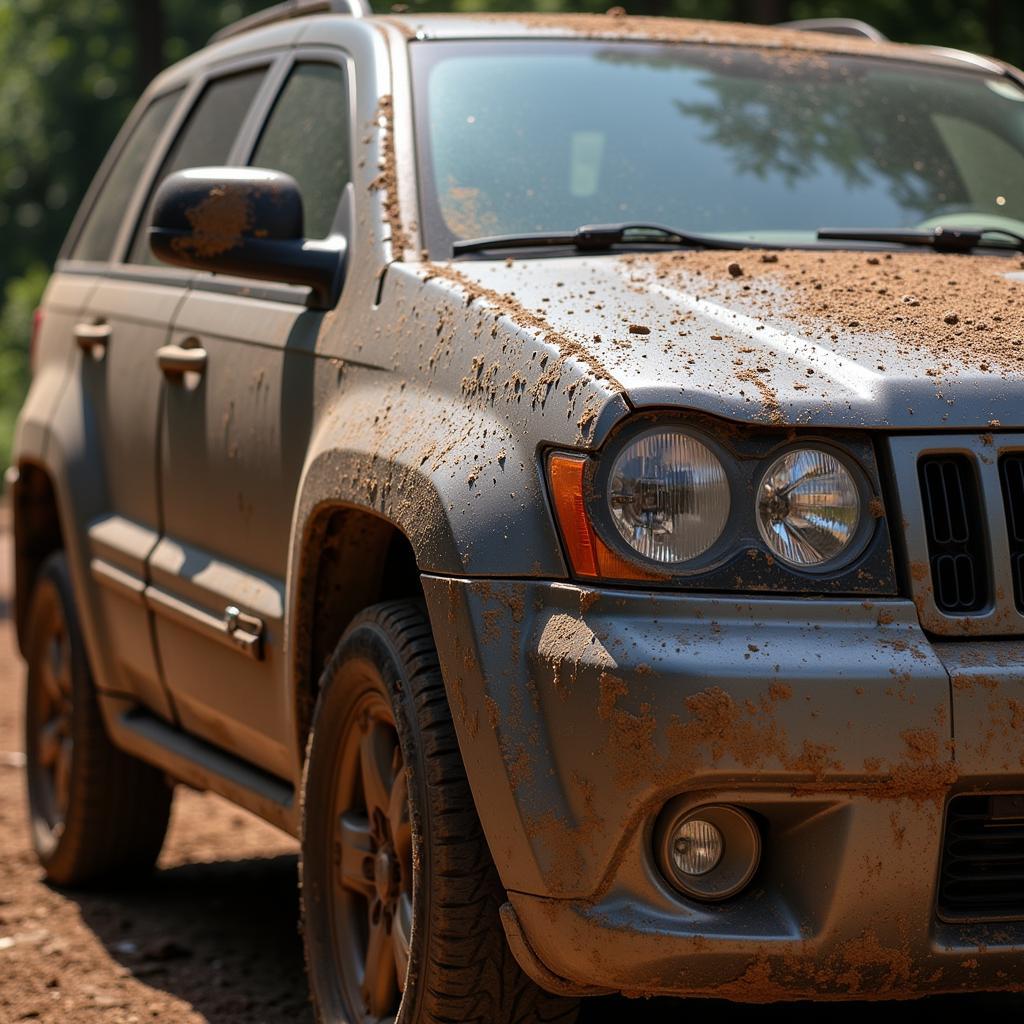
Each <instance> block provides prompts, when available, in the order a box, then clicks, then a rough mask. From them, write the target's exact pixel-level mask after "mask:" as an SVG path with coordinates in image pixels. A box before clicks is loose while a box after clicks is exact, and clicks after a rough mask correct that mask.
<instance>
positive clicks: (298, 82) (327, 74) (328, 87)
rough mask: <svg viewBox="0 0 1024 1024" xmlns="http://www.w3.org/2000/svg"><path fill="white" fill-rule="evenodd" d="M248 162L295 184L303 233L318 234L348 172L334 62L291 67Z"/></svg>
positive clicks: (341, 78)
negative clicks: (286, 176)
mask: <svg viewBox="0 0 1024 1024" xmlns="http://www.w3.org/2000/svg"><path fill="white" fill-rule="evenodd" d="M249 162H250V164H251V165H252V166H254V167H266V168H268V169H270V170H274V171H284V172H285V173H286V174H290V175H291V176H292V177H293V178H294V179H295V180H296V181H297V182H298V183H299V188H300V189H301V190H302V205H303V209H304V211H305V215H306V237H307V238H324V237H325V236H326V235H327V233H328V232H329V231H330V230H331V225H332V223H333V222H334V215H335V213H336V212H337V209H338V200H339V199H340V198H341V192H342V189H344V187H345V185H346V184H348V180H349V177H350V173H351V167H350V156H349V117H348V82H347V79H346V76H345V72H344V70H343V69H342V68H340V67H338V65H337V64H314V63H306V64H298V65H296V67H295V70H294V71H292V73H291V74H290V75H289V76H288V81H287V82H286V83H285V86H284V89H282V91H281V95H280V96H279V97H278V99H277V102H276V103H275V104H274V109H273V110H272V111H271V114H270V117H269V119H268V120H267V125H266V127H265V128H264V130H263V135H262V136H261V137H260V141H259V143H258V144H257V146H256V151H255V152H254V153H253V156H252V160H250V161H249Z"/></svg>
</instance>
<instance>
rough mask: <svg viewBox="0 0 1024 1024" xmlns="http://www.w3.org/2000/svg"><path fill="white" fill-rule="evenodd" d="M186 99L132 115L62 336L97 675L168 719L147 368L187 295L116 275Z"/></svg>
mask: <svg viewBox="0 0 1024 1024" xmlns="http://www.w3.org/2000/svg"><path fill="white" fill-rule="evenodd" d="M185 91H186V90H185V88H184V87H183V86H181V85H179V86H177V87H175V88H171V89H169V90H167V91H165V92H163V93H161V94H159V95H157V96H155V97H153V98H148V99H147V100H146V101H144V102H143V104H142V105H141V107H142V109H141V111H140V112H138V113H136V114H135V115H133V118H132V120H131V121H130V122H129V124H128V125H127V126H126V129H125V134H126V135H127V138H126V140H125V141H124V143H123V145H121V146H120V147H119V148H118V151H117V156H116V158H115V159H114V160H113V163H112V166H111V167H110V168H109V171H107V172H106V173H104V172H103V171H101V174H100V176H99V177H100V178H101V179H102V185H101V186H99V188H98V189H96V190H95V192H96V194H95V196H94V197H93V198H92V199H91V200H87V204H86V207H87V208H86V209H85V210H84V218H83V219H82V223H81V225H80V226H76V229H75V231H73V232H72V238H73V240H72V242H71V245H70V249H69V251H68V253H67V257H66V260H64V261H62V264H61V269H62V270H69V271H70V272H71V274H72V275H74V277H77V278H78V279H79V280H87V279H92V281H93V287H92V288H91V289H90V292H89V298H88V301H87V303H86V304H85V306H84V308H82V309H80V310H79V311H78V313H77V314H76V315H75V317H74V318H73V320H72V321H71V322H69V323H66V324H64V325H62V326H63V327H64V329H66V330H67V332H68V343H69V346H70V347H71V348H72V349H73V350H74V356H73V358H74V359H75V360H76V366H75V372H74V374H73V376H72V380H71V383H70V385H69V389H68V390H67V391H66V392H65V394H64V396H63V397H62V400H61V413H62V414H63V415H67V416H75V417H76V418H77V419H78V420H80V425H79V426H78V427H77V429H75V430H73V431H71V432H70V434H71V435H72V436H77V437H80V438H81V439H82V443H81V450H80V451H78V452H68V453H65V455H66V458H67V464H68V467H69V470H68V471H69V482H70V485H71V487H72V488H73V490H74V492H75V494H76V504H77V506H78V508H79V509H82V510H84V516H85V517H86V518H87V519H88V523H87V525H86V542H87V543H86V552H87V558H88V564H89V569H90V577H91V582H92V590H93V593H94V595H95V599H94V600H92V601H90V602H89V607H90V609H91V611H92V612H93V616H94V621H95V624H96V627H97V630H98V636H99V637H100V643H99V645H98V649H99V650H100V651H101V652H102V659H101V660H102V661H103V664H102V665H98V666H97V670H98V671H97V674H98V678H99V679H100V680H101V682H102V683H103V684H104V685H105V686H106V687H107V688H113V689H117V690H118V691H120V692H123V693H127V694H132V695H134V696H135V697H136V698H138V699H139V700H140V701H141V702H142V703H144V704H146V705H147V706H149V707H150V708H152V709H153V710H154V711H157V712H158V713H160V714H162V715H164V716H170V714H171V711H170V704H169V701H168V697H167V694H166V691H165V690H164V688H163V686H162V683H161V680H160V676H159V671H158V669H157V665H156V660H155V654H154V649H153V644H152V637H151V633H150V629H149V623H148V620H147V613H146V609H145V606H144V604H143V602H142V589H143V575H144V569H145V559H146V556H147V555H148V553H149V550H150V549H151V548H152V546H153V545H154V544H155V543H156V538H157V535H158V533H157V528H158V509H157V503H156V500H155V497H154V495H153V485H154V484H155V461H156V431H157V426H158V423H159V420H158V416H157V399H158V396H159V388H158V387H157V386H156V384H155V382H154V381H153V380H152V376H153V375H152V373H151V371H150V364H149V361H148V360H149V359H151V358H152V352H153V351H154V350H155V348H156V346H157V345H159V344H162V342H163V340H164V339H165V338H166V337H167V334H168V332H169V330H170V324H171V320H172V317H173V314H174V312H175V310H176V309H177V307H178V304H179V303H180V302H181V299H182V298H183V296H184V293H185V287H184V280H182V281H180V282H177V283H165V284H164V285H160V284H155V283H153V284H146V283H143V282H128V281H126V280H124V279H122V278H120V277H119V276H118V263H117V259H116V257H117V255H118V253H119V252H120V251H121V249H122V248H123V245H122V243H121V242H119V239H121V238H123V236H124V234H125V231H126V230H128V229H130V224H127V225H126V223H125V221H126V212H130V210H131V209H132V206H133V203H132V199H133V196H135V195H136V194H137V193H138V191H139V188H140V183H141V181H143V180H145V178H146V174H147V167H148V166H149V165H151V164H152V163H153V162H154V159H155V156H154V155H155V154H156V153H157V152H158V151H159V150H160V149H161V148H162V147H166V145H167V144H169V140H170V138H171V137H172V135H173V132H174V130H175V126H176V123H177V121H178V120H179V119H180V116H181V115H180V111H181V108H182V106H183V100H184V95H185ZM148 173H150V174H151V173H152V171H151V170H150V171H149V172H148ZM139 201H141V200H139ZM80 217H81V215H80ZM93 275H95V276H93Z"/></svg>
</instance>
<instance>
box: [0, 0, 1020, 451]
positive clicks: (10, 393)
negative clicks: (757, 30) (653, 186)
mask: <svg viewBox="0 0 1024 1024" xmlns="http://www.w3.org/2000/svg"><path fill="white" fill-rule="evenodd" d="M270 2H271V0H0V68H3V73H2V74H0V232H2V234H3V240H4V244H3V245H2V246H0V296H2V305H0V462H3V461H5V460H6V456H7V451H8V447H7V444H8V441H7V437H8V433H9V422H10V417H11V410H12V409H14V408H16V406H17V404H18V401H19V400H20V395H21V393H22V391H23V389H24V386H25V379H26V378H25V355H24V348H25V345H26V343H27V338H28V333H29V329H30V322H31V307H32V304H33V302H34V301H35V299H36V297H37V296H38V294H39V293H40V291H41V288H42V282H43V278H44V272H43V271H42V269H41V267H43V266H49V265H51V264H52V262H53V260H54V258H55V257H56V254H57V250H58V249H59V247H60V243H61V240H62V239H63V237H64V235H65V233H66V232H67V229H68V226H69V224H70V222H71V219H72V217H73V215H74V212H75V209H76V208H77V206H78V203H79V201H80V199H81V197H82V195H83V194H84V192H85V190H86V188H87V187H88V184H89V181H90V180H91V178H92V175H93V174H94V172H95V169H96V167H97V166H98V165H99V163H100V161H101V160H102V158H103V156H104V154H105V153H106V151H107V149H108V147H109V146H110V143H111V141H112V139H113V138H114V135H115V134H116V132H117V130H118V128H119V127H120V125H121V123H122V122H123V121H124V119H125V117H126V116H127V114H128V111H129V109H130V108H131V105H132V103H133V102H134V100H135V98H136V95H137V92H138V83H139V81H140V77H144V76H145V74H146V73H147V70H148V68H147V64H146V54H147V52H148V51H147V46H146V39H147V38H148V37H146V35H145V33H146V31H147V30H148V31H149V33H150V34H152V33H153V32H154V31H155V32H157V33H158V35H159V37H160V38H158V39H157V40H156V42H157V44H158V46H157V50H156V51H155V52H156V53H158V54H160V55H161V56H162V60H163V62H164V63H172V62H173V61H176V60H178V59H180V58H182V57H184V56H186V55H187V54H189V53H191V52H193V51H194V50H196V49H197V48H199V47H200V46H202V45H203V44H204V43H205V42H206V40H207V39H208V38H209V36H210V35H211V34H212V33H213V32H214V31H215V30H216V29H217V28H219V27H220V26H222V25H224V24H227V23H229V22H231V21H233V20H235V19H237V18H240V17H242V16H244V15H246V14H250V13H252V12H253V11H255V10H259V9H260V8H261V7H264V6H267V4H269V3H270ZM616 2H623V0H407V6H408V8H409V9H411V10H412V11H413V12H417V11H423V12H426V11H450V10H456V11H487V10H490V11H498V10H506V11H510V10H532V11H560V10H564V11H569V10H571V11H603V10H605V9H607V7H609V6H611V5H612V4H614V3H616ZM377 3H378V9H379V10H381V11H383V10H386V9H387V6H388V5H387V4H385V3H382V2H380V0H377ZM624 5H625V6H626V8H627V9H628V10H629V12H630V13H631V14H657V15H671V16H678V17H691V18H694V17H696V18H731V19H735V20H752V21H762V22H770V21H781V20H785V19H786V18H810V17H828V16H832V17H836V16H842V15H851V14H855V15H856V16H857V17H860V18H863V19H864V20H865V21H868V22H871V23H872V24H874V25H876V26H877V27H878V28H880V29H881V30H882V31H883V32H885V33H886V34H887V35H888V36H889V37H890V38H892V39H897V40H902V41H906V42H915V43H935V44H941V45H945V46H955V47H960V48H963V49H968V50H975V51H978V52H981V53H992V54H995V55H996V56H999V57H1002V58H1004V59H1007V60H1009V61H1011V62H1012V63H1018V64H1020V63H1024V19H1021V18H1019V17H1016V16H1015V15H1016V14H1017V9H1016V4H1013V3H1011V0H858V2H857V3H851V2H850V0H625V2H624ZM161 40H162V42H161Z"/></svg>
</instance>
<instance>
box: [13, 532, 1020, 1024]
mask: <svg viewBox="0 0 1024 1024" xmlns="http://www.w3.org/2000/svg"><path fill="white" fill-rule="evenodd" d="M0 514H2V513H0ZM2 525H3V524H2V522H0V1024H8V1022H15V1021H40V1022H44V1024H78V1022H83V1024H89V1022H103V1024H138V1022H152V1021H157V1022H168V1024H200V1022H209V1024H312V1020H313V1017H312V1013H311V1012H310V1009H309V1005H308V1001H307V996H306V987H305V979H304V977H303V968H302V954H301V947H300V943H299V937H298V930H297V901H296V858H295V844H294V842H293V841H292V840H290V839H289V838H288V837H286V836H283V835H282V834H281V833H279V832H278V831H276V830H275V829H273V828H271V827H270V826H268V825H264V824H263V823H262V822H260V821H257V820H256V819H254V818H252V817H251V816H249V815H248V814H245V813H243V812H241V811H239V810H237V809H236V808H234V807H232V806H230V805H229V804H226V803H224V802H223V801H222V800H220V799H218V798H217V797H214V796H209V795H201V794H198V793H194V792H191V791H189V790H185V789H181V788H179V790H178V794H177V796H176V798H175V807H174V817H173V821H172V825H171V831H170V835H169V837H168V842H167V844H166V846H165V848H164V852H163V855H162V856H161V858H160V864H159V870H158V871H157V872H156V873H155V875H154V876H153V877H152V879H151V880H150V881H148V882H146V883H145V884H142V885H137V886H135V887H133V888H129V889H121V890H117V891H115V890H98V891H94V892H88V893H81V892H74V893H72V892H64V891H60V890H57V889H54V888H52V887H50V886H48V885H46V884H45V883H44V882H43V880H42V876H41V873H40V871H39V869H38V867H37V866H36V863H35V860H34V859H33V857H32V855H31V853H30V851H29V847H28V841H27V833H26V828H25V810H24V792H23V790H24V785H23V777H22V770H21V761H22V758H21V755H20V753H19V752H20V751H21V750H22V741H21V733H20V705H21V699H22V665H21V661H20V658H19V657H18V654H17V650H16V648H15V643H14V638H13V634H12V630H11V626H10V622H9V618H8V615H7V611H8V606H7V596H6V595H8V593H9V590H8V586H9V561H10V559H9V555H8V552H9V541H8V538H7V537H6V536H4V535H3V532H2ZM1022 969H1024V968H1022ZM928 1004H929V1005H928V1008H927V1009H928V1011H930V1012H935V1011H942V1010H946V1011H947V1012H949V1011H957V1012H960V1013H964V1012H966V1013H968V1014H970V1013H972V1012H973V1013H977V1014H985V1013H992V1012H993V1011H996V1012H998V1013H1000V1014H1010V1013H1014V1012H1016V1013H1017V1014H1019V1013H1020V1012H1021V1010H1022V1009H1024V1000H1022V999H1020V998H1019V997H1017V998H1008V997H984V998H970V997H957V998H955V999H952V998H951V999H941V1000H928ZM883 1006H884V1004H883V1005H879V1004H875V1005H874V1006H872V1007H871V1009H870V1010H869V1011H868V1012H870V1013H872V1014H874V1013H878V1012H884V1009H883ZM702 1011H710V1013H711V1016H712V1017H713V1019H714V1020H715V1022H716V1024H719V1022H723V1021H734V1020H735V1021H753V1020H757V1021H759V1022H762V1021H766V1020H786V1021H787V1022H788V1024H800V1022H801V1021H806V1022H811V1021H817V1020H819V1019H820V1016H821V1011H820V1008H816V1007H808V1006H803V1007H790V1008H782V1007H779V1008H771V1009H762V1008H757V1007H732V1006H730V1005H728V1004H722V1003H711V1004H709V1003H706V1002H705V1003H700V1004H695V1003H690V1004H688V1005H687V1006H686V1014H687V1016H688V1017H690V1019H693V1020H700V1019H701V1018H702ZM914 1011H916V1012H922V1013H923V1012H925V1007H924V1006H920V1005H919V1006H918V1007H915V1008H914ZM914 1011H911V1012H914ZM897 1012H901V1013H905V1012H908V1011H907V1010H906V1009H900V1010H898V1011H897ZM680 1013H681V1006H680V1004H679V1003H675V1002H668V1001H665V1002H661V1001H652V1002H646V1003H639V1004H638V1003H628V1002H626V1001H624V1000H614V1001H612V1000H600V1001H593V1002H590V1003H588V1004H586V1007H585V1010H584V1020H585V1021H586V1022H587V1024H599V1022H600V1024H612V1022H615V1024H620V1022H622V1021H624V1020H629V1019H633V1020H637V1019H640V1020H642V1021H643V1022H644V1024H661V1022H668V1021H673V1022H674V1021H676V1020H678V1019H679V1016H680ZM827 1013H828V1016H829V1018H830V1019H831V1020H832V1021H843V1020H847V1021H854V1020H857V1021H863V1019H864V1015H865V1008H864V1007H863V1005H857V1004H851V1005H843V1006H835V1005H833V1006H830V1007H829V1008H828V1010H827Z"/></svg>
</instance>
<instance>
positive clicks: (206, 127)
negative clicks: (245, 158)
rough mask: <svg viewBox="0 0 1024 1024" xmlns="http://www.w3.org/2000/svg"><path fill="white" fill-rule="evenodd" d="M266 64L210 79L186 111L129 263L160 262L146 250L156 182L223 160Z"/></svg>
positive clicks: (165, 161) (138, 229) (247, 109)
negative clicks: (184, 119)
mask: <svg viewBox="0 0 1024 1024" xmlns="http://www.w3.org/2000/svg"><path fill="white" fill-rule="evenodd" d="M265 71H266V69H265V68H259V69H257V70H255V71H244V72H242V73H241V74H237V75H231V76H230V77H228V78H219V79H217V80H216V81H214V82H211V83H210V84H209V85H208V86H207V87H206V89H205V90H204V91H203V94H202V96H200V97H199V101H198V102H197V103H196V105H195V107H194V108H193V109H192V113H191V114H189V117H188V120H187V121H186V122H185V127H184V128H183V129H182V130H181V133H180V134H179V135H178V137H177V138H176V139H175V140H174V144H173V145H172V146H171V149H170V151H169V152H168V154H167V156H166V157H165V159H164V162H163V165H162V166H161V167H160V172H159V174H157V176H156V180H155V181H154V182H153V187H152V189H151V190H150V193H149V199H148V200H147V202H146V209H145V211H144V213H143V215H142V219H141V220H140V221H139V223H138V224H137V225H136V228H135V237H134V238H133V239H132V247H131V253H130V255H129V257H128V259H129V261H130V262H131V263H149V264H152V265H154V266H158V265H160V261H159V260H158V259H157V258H156V257H155V256H154V255H153V254H152V253H151V252H150V250H149V237H148V236H149V219H150V216H151V215H152V212H153V199H154V196H155V193H156V189H157V186H158V185H159V184H160V182H161V181H163V180H164V178H166V177H167V176H168V175H169V174H174V172H175V171H183V170H185V169H186V168H188V167H220V166H222V165H223V164H226V163H227V161H228V157H229V156H230V154H231V149H232V147H233V146H234V144H235V139H236V137H237V136H238V132H239V129H240V128H241V127H242V122H243V121H244V120H245V115H246V114H247V113H248V112H249V107H250V106H252V101H253V99H254V98H255V96H256V91H257V90H258V89H259V87H260V83H261V82H262V81H263V75H264V73H265Z"/></svg>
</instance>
